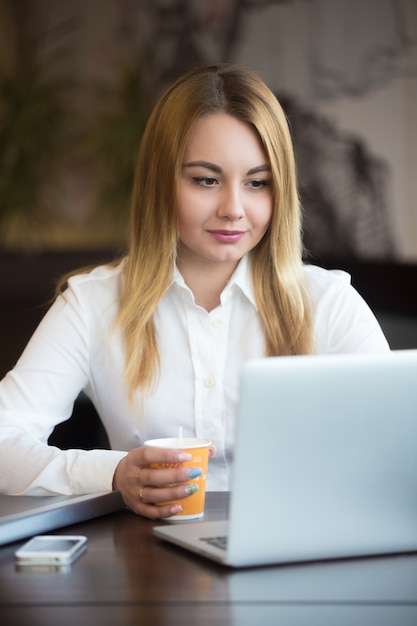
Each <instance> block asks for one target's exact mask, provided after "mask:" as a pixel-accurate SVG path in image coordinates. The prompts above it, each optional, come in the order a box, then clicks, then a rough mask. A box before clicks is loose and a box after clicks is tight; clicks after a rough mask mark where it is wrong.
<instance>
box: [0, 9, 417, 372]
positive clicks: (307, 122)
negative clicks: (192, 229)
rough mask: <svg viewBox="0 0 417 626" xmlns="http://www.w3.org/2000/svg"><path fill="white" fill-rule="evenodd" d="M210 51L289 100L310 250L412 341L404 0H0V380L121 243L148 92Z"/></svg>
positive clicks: (412, 65) (412, 151)
mask: <svg viewBox="0 0 417 626" xmlns="http://www.w3.org/2000/svg"><path fill="white" fill-rule="evenodd" d="M219 61H228V62H234V63H239V64H243V65H245V66H248V67H250V68H252V69H255V70H256V71H258V72H259V73H260V74H261V76H262V77H263V78H264V79H265V81H266V82H267V83H268V85H269V86H270V87H271V89H272V90H273V91H274V93H275V94H276V95H277V97H278V99H279V100H280V101H281V103H282V105H283V107H284V109H285V111H286V113H287V116H288V118H289V121H290V124H291V130H292V135H293V139H294V145H295V151H296V157H297V165H298V170H299V188H300V197H301V200H302V204H303V209H304V241H305V247H306V250H307V253H308V256H307V257H306V258H307V259H308V260H309V261H311V262H316V263H318V264H320V265H323V266H325V267H341V268H343V269H346V270H347V271H349V272H350V273H351V274H352V281H353V284H354V285H355V286H356V287H357V288H358V290H359V291H360V292H361V293H362V295H364V297H365V298H366V299H367V300H368V302H369V304H370V305H371V306H372V308H373V309H374V310H375V312H377V313H378V316H380V319H381V324H382V325H383V327H384V329H385V330H386V332H387V334H389V335H390V338H392V339H391V340H392V343H393V347H411V346H412V345H414V343H415V345H416V347H417V331H416V330H415V325H416V318H417V296H416V291H417V289H416V288H417V278H416V276H417V269H416V268H417V207H416V198H417V171H416V170H417V167H416V164H417V2H416V1H415V0H60V1H59V2H57V1H56V0H0V376H2V375H3V374H4V373H5V372H6V370H7V369H8V368H9V367H11V366H12V365H13V363H14V362H15V360H16V358H17V356H18V355H19V353H20V351H21V349H22V348H23V346H24V345H25V343H26V342H27V340H28V338H29V336H30V334H31V333H32V331H33V329H34V327H35V326H36V324H37V323H38V321H39V319H40V318H41V316H42V315H43V313H44V311H45V310H46V307H47V306H48V304H49V301H50V298H51V296H52V294H53V288H54V283H55V280H56V279H57V278H58V277H59V276H60V275H61V274H62V273H63V272H65V271H68V270H70V269H74V268H76V267H78V266H80V265H83V264H88V263H90V262H101V261H105V260H107V259H109V258H112V257H113V256H114V255H117V254H121V253H122V252H123V246H124V241H125V236H126V232H127V227H128V212H129V199H130V193H131V183H132V173H133V167H134V161H135V155H136V152H137V148H138V144H139V141H140V138H141V134H142V131H143V128H144V124H145V122H146V119H147V116H148V114H149V111H150V109H151V107H152V105H153V103H154V102H155V99H156V98H157V97H158V96H159V95H160V93H161V91H162V90H163V89H164V88H165V87H166V86H167V85H168V84H169V83H170V82H171V81H172V80H173V79H175V78H176V77H177V76H178V75H179V74H181V73H183V72H184V71H185V70H187V69H190V68H191V67H194V66H196V65H199V64H201V63H214V62H219Z"/></svg>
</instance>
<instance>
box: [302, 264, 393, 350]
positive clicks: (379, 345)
mask: <svg viewBox="0 0 417 626" xmlns="http://www.w3.org/2000/svg"><path fill="white" fill-rule="evenodd" d="M306 277H307V284H308V287H309V291H310V294H311V296H312V301H313V306H314V311H315V333H316V341H317V350H318V352H319V353H323V354H332V353H353V352H364V353H366V352H368V353H369V352H387V351H389V349H390V348H389V344H388V342H387V339H386V338H385V335H384V333H383V332H382V329H381V327H380V325H379V322H378V320H377V319H376V317H375V315H374V313H373V312H372V310H371V309H370V307H369V306H368V304H367V303H366V302H365V300H364V299H363V298H362V296H361V295H360V294H359V293H358V292H357V291H356V289H355V288H354V287H353V286H352V285H351V278H350V275H349V274H348V273H346V272H344V271H341V270H324V269H322V268H319V267H314V266H308V267H307V268H306Z"/></svg>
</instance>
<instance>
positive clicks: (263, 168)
mask: <svg viewBox="0 0 417 626" xmlns="http://www.w3.org/2000/svg"><path fill="white" fill-rule="evenodd" d="M270 171H271V168H270V166H269V165H268V163H264V164H263V165H258V166H257V167H253V168H252V169H250V170H249V171H248V172H247V175H248V176H251V175H252V174H259V173H260V172H270Z"/></svg>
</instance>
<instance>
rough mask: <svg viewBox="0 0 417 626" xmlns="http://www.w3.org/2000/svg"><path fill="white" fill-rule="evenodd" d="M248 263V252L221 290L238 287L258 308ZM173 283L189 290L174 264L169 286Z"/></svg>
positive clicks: (249, 262)
mask: <svg viewBox="0 0 417 626" xmlns="http://www.w3.org/2000/svg"><path fill="white" fill-rule="evenodd" d="M250 264H251V260H250V253H249V254H245V256H244V257H243V258H242V259H241V260H240V262H239V264H238V266H237V268H236V269H235V271H234V272H233V274H232V276H231V277H230V280H229V281H228V283H227V285H226V287H225V288H224V290H223V293H225V292H226V291H230V290H235V289H236V288H237V289H240V291H241V292H242V293H243V294H244V295H245V296H246V298H247V299H248V300H249V301H250V302H251V303H252V304H253V306H254V307H255V309H256V310H258V307H257V304H256V301H255V294H254V292H253V286H252V276H251V271H250ZM174 284H176V285H178V286H179V287H182V288H185V289H187V290H189V288H188V286H187V285H186V283H185V281H184V278H183V276H182V274H181V272H180V271H179V269H178V267H177V266H175V269H174V274H173V277H172V282H171V286H172V285H174Z"/></svg>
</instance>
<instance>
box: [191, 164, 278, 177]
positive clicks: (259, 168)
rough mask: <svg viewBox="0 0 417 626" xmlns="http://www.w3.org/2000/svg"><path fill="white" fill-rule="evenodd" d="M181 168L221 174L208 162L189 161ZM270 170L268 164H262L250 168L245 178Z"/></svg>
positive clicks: (218, 169) (218, 168) (216, 167)
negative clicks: (198, 168) (202, 168)
mask: <svg viewBox="0 0 417 626" xmlns="http://www.w3.org/2000/svg"><path fill="white" fill-rule="evenodd" d="M183 167H204V168H205V169H207V170H210V171H212V172H215V173H216V174H221V173H222V168H221V167H219V166H218V165H215V164H214V163H210V162H209V161H190V162H189V163H184V164H183ZM270 171H271V168H270V166H269V165H268V163H263V164H262V165H257V166H256V167H252V168H251V169H250V170H248V171H247V172H246V175H247V176H252V175H253V174H259V173H260V172H270Z"/></svg>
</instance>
